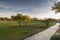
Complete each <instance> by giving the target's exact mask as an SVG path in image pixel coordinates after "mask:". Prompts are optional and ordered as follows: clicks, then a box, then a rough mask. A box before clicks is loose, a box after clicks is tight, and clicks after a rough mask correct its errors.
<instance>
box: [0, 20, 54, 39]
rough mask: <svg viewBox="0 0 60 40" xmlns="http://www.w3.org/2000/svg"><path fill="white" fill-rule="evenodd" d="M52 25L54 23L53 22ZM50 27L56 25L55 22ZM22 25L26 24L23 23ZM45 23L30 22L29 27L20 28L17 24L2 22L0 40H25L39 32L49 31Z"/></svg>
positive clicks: (0, 24) (0, 23)
mask: <svg viewBox="0 0 60 40" xmlns="http://www.w3.org/2000/svg"><path fill="white" fill-rule="evenodd" d="M51 23H52V22H51ZM51 23H49V25H50V26H51V25H54V24H55V22H53V23H52V24H51ZM22 25H24V23H23V22H22ZM47 28H48V27H46V25H45V23H44V22H37V21H35V22H30V23H29V24H28V27H24V26H22V27H19V26H18V23H17V22H13V21H10V22H2V21H1V22H0V40H23V39H24V38H27V37H29V36H31V35H33V34H35V33H37V32H41V31H43V30H45V29H47Z"/></svg>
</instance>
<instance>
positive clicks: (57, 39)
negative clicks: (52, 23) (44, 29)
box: [50, 35, 60, 40]
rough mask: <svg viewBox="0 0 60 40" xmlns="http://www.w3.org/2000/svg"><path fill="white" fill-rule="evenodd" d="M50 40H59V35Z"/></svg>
mask: <svg viewBox="0 0 60 40" xmlns="http://www.w3.org/2000/svg"><path fill="white" fill-rule="evenodd" d="M50 40H60V35H54V36H52V37H51V39H50Z"/></svg>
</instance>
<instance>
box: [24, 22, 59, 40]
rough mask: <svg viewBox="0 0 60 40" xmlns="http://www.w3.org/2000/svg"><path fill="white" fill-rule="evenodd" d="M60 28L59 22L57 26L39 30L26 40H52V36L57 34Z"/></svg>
mask: <svg viewBox="0 0 60 40" xmlns="http://www.w3.org/2000/svg"><path fill="white" fill-rule="evenodd" d="M58 28H59V23H57V24H56V25H55V26H52V27H50V28H48V29H47V30H45V31H42V32H39V33H37V34H35V35H33V36H31V37H28V38H26V39H24V40H50V37H51V36H52V35H54V34H55V32H56V31H57V30H58Z"/></svg>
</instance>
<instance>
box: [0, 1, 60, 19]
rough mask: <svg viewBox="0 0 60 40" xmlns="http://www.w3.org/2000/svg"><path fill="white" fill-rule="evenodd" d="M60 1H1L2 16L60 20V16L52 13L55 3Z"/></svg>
mask: <svg viewBox="0 0 60 40" xmlns="http://www.w3.org/2000/svg"><path fill="white" fill-rule="evenodd" d="M59 1H60V0H0V16H1V17H10V16H11V15H16V14H17V13H21V14H23V15H29V16H30V17H32V18H33V17H36V18H39V19H40V18H56V19H58V18H60V14H59V13H57V14H55V13H54V12H53V11H51V9H52V8H51V7H52V6H53V4H54V3H55V2H59Z"/></svg>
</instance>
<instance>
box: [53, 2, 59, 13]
mask: <svg viewBox="0 0 60 40" xmlns="http://www.w3.org/2000/svg"><path fill="white" fill-rule="evenodd" d="M52 11H55V13H60V2H57V3H54V5H53V6H52Z"/></svg>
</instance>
